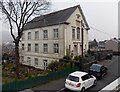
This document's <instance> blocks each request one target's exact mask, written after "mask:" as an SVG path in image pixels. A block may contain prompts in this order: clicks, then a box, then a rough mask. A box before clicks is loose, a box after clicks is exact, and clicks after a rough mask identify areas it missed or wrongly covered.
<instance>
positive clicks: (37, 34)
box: [35, 31, 39, 40]
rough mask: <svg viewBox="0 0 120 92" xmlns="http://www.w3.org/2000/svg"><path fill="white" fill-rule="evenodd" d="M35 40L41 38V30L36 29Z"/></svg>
mask: <svg viewBox="0 0 120 92" xmlns="http://www.w3.org/2000/svg"><path fill="white" fill-rule="evenodd" d="M35 40H39V31H35Z"/></svg>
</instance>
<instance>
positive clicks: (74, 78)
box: [67, 75, 79, 82]
mask: <svg viewBox="0 0 120 92" xmlns="http://www.w3.org/2000/svg"><path fill="white" fill-rule="evenodd" d="M67 79H68V80H71V81H74V82H79V77H76V76H71V75H69V76H68V77H67Z"/></svg>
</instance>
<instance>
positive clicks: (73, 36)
mask: <svg viewBox="0 0 120 92" xmlns="http://www.w3.org/2000/svg"><path fill="white" fill-rule="evenodd" d="M72 39H75V29H74V28H73V29H72Z"/></svg>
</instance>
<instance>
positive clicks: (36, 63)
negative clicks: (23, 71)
mask: <svg viewBox="0 0 120 92" xmlns="http://www.w3.org/2000/svg"><path fill="white" fill-rule="evenodd" d="M35 66H38V58H35Z"/></svg>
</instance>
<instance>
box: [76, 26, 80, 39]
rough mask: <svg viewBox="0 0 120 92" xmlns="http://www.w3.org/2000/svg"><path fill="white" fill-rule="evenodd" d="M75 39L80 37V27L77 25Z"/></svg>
mask: <svg viewBox="0 0 120 92" xmlns="http://www.w3.org/2000/svg"><path fill="white" fill-rule="evenodd" d="M77 39H80V28H79V27H77Z"/></svg>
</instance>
